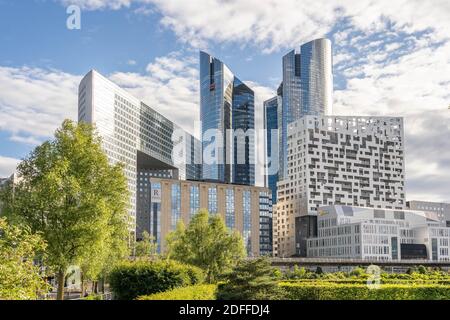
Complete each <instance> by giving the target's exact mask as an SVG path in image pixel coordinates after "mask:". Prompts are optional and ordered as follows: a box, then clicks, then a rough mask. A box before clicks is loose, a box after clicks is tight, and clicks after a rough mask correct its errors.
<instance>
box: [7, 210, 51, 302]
mask: <svg viewBox="0 0 450 320" xmlns="http://www.w3.org/2000/svg"><path fill="white" fill-rule="evenodd" d="M44 249H45V243H44V241H43V240H42V238H41V237H40V236H38V235H34V234H32V233H31V232H30V230H29V228H24V229H21V228H18V227H17V226H12V225H9V224H8V222H7V221H6V219H5V218H1V219H0V300H31V299H37V298H38V297H39V296H41V295H43V294H44V293H45V292H46V291H47V290H48V289H49V288H48V286H47V284H46V282H45V280H44V278H43V275H42V273H41V272H40V268H39V266H38V265H36V264H34V263H33V261H34V259H35V258H37V257H38V256H39V255H40V254H41V253H42V251H43V250H44Z"/></svg>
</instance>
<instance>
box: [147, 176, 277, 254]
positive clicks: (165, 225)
mask: <svg viewBox="0 0 450 320" xmlns="http://www.w3.org/2000/svg"><path fill="white" fill-rule="evenodd" d="M141 177H142V178H143V183H147V184H149V185H151V193H150V199H149V200H150V201H149V203H150V205H149V208H150V210H151V214H150V215H148V216H146V217H147V220H146V221H145V228H146V230H147V231H148V232H149V233H150V234H151V235H153V236H154V237H155V239H156V241H157V243H158V248H159V250H160V252H164V250H165V249H166V244H165V241H164V240H165V238H166V236H167V234H168V233H169V232H171V231H173V230H175V228H176V225H177V223H178V221H180V220H182V221H183V222H184V223H185V225H187V224H188V223H189V221H190V219H191V217H192V216H193V215H194V214H196V213H197V212H198V211H199V210H201V209H206V210H208V211H209V213H210V214H220V215H221V216H222V218H223V220H224V221H225V223H226V225H227V227H228V228H230V229H234V230H238V231H239V232H240V233H241V235H242V237H243V239H244V244H245V247H246V249H247V253H248V255H249V256H260V255H272V230H271V227H272V205H271V199H270V198H271V194H270V190H269V189H267V188H262V187H254V186H245V185H233V184H221V183H213V182H203V181H180V180H174V179H164V178H155V177H149V176H145V175H141V176H140V178H141Z"/></svg>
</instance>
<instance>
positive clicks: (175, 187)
mask: <svg viewBox="0 0 450 320" xmlns="http://www.w3.org/2000/svg"><path fill="white" fill-rule="evenodd" d="M180 219H181V188H180V185H179V184H177V183H174V184H172V216H171V227H172V230H175V228H176V227H177V223H178V220H180Z"/></svg>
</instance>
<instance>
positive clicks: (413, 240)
mask: <svg viewBox="0 0 450 320" xmlns="http://www.w3.org/2000/svg"><path fill="white" fill-rule="evenodd" d="M317 228H318V233H317V237H313V238H309V239H308V240H307V251H308V254H307V255H308V257H320V258H351V259H363V260H373V261H377V260H402V259H427V260H433V261H450V256H449V251H450V246H449V243H450V228H448V227H446V225H445V224H444V223H443V222H442V221H441V220H440V219H439V217H438V216H437V214H436V213H434V212H424V211H413V210H393V209H375V208H364V207H353V206H341V205H336V206H326V207H322V208H320V209H319V215H318V217H317Z"/></svg>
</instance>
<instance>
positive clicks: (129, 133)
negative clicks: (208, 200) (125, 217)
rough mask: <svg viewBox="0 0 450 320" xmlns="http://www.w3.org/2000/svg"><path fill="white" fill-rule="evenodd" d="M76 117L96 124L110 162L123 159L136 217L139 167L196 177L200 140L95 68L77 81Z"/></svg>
mask: <svg viewBox="0 0 450 320" xmlns="http://www.w3.org/2000/svg"><path fill="white" fill-rule="evenodd" d="M78 120H79V121H80V122H81V121H83V122H87V123H91V124H94V125H95V127H96V130H97V132H98V134H99V135H100V137H101V138H102V144H103V149H104V150H105V152H106V154H107V156H108V159H109V160H110V162H111V163H118V162H122V163H124V164H125V169H124V173H125V175H126V178H127V180H128V188H129V190H130V194H131V197H130V210H129V211H130V215H131V216H132V218H133V220H134V221H135V218H136V214H137V215H138V216H139V214H141V213H140V212H139V211H138V212H137V209H138V208H141V205H140V204H139V203H137V202H136V199H137V196H136V193H137V187H136V185H137V183H138V181H137V175H138V172H140V171H147V172H149V171H151V172H152V174H155V175H161V174H164V175H165V176H170V177H172V178H179V179H199V178H200V170H201V144H200V141H198V140H197V139H195V138H194V137H193V136H192V135H190V134H188V133H187V132H186V131H184V130H182V129H181V128H180V127H179V126H177V125H176V124H174V123H173V122H172V121H170V120H168V119H167V118H165V117H164V116H163V115H161V114H160V113H158V112H157V111H156V110H155V109H153V108H152V107H150V106H148V105H147V104H145V103H144V102H142V101H140V100H139V99H137V98H135V97H133V96H132V95H131V94H129V93H128V92H127V91H125V90H123V89H121V88H120V87H118V86H117V85H115V84H114V83H112V82H111V81H109V80H108V79H106V78H105V77H103V76H102V75H101V74H99V73H98V72H96V71H94V70H92V71H90V72H89V73H88V74H87V75H86V76H85V77H84V78H83V79H82V81H81V83H80V86H79V93H78ZM138 199H139V198H138ZM138 218H139V217H138ZM132 228H133V230H134V226H132Z"/></svg>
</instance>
